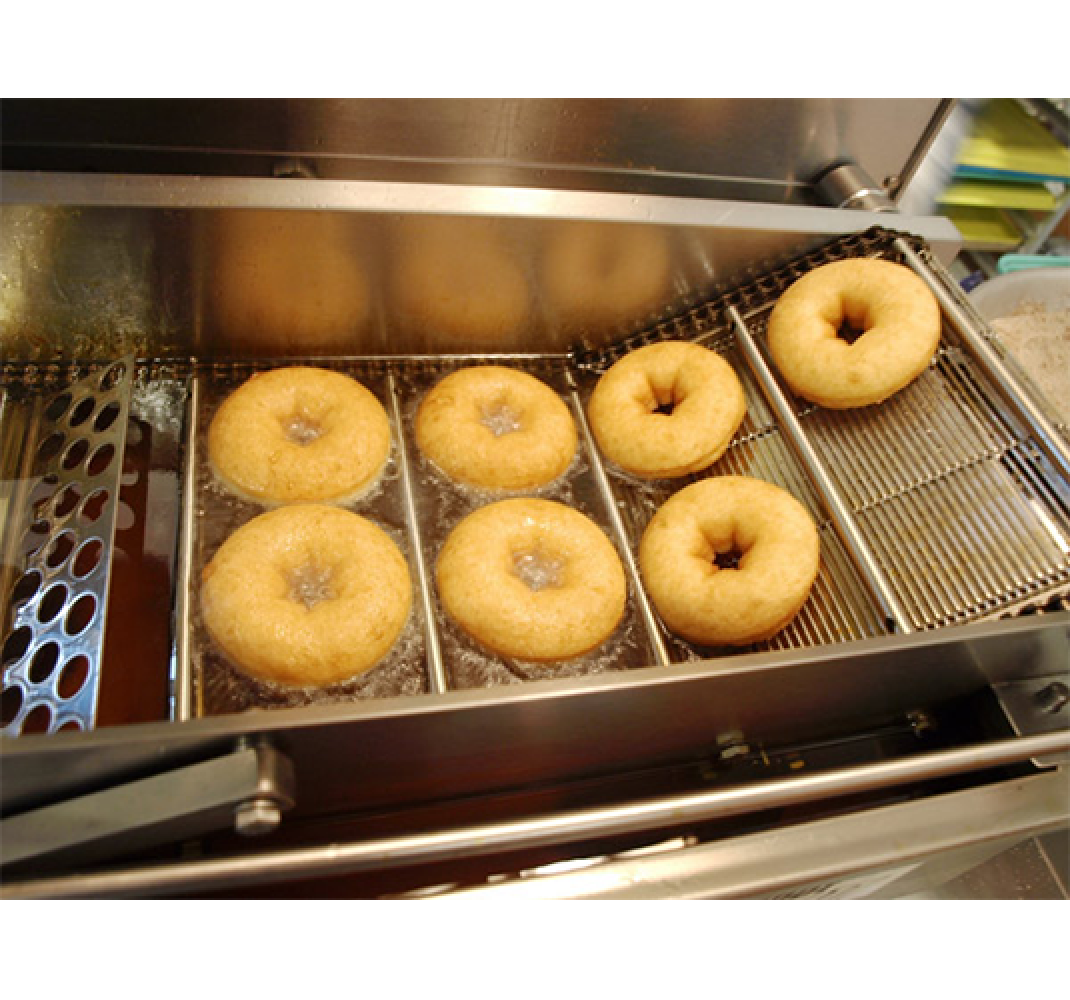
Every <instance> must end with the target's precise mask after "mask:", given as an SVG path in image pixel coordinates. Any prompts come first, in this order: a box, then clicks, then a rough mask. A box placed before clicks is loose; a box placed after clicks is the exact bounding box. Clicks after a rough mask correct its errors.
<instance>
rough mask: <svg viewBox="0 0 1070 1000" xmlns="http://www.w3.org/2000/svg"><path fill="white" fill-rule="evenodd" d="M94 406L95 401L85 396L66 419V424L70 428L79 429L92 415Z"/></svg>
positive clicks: (95, 404)
mask: <svg viewBox="0 0 1070 1000" xmlns="http://www.w3.org/2000/svg"><path fill="white" fill-rule="evenodd" d="M96 406H97V403H96V400H95V399H94V398H93V397H92V396H86V398H85V399H83V400H81V402H79V403H78V405H77V406H75V408H74V409H73V410H71V415H70V417H69V418H68V420H67V423H68V424H70V426H71V427H80V426H81V425H82V424H84V423H85V422H86V421H87V420H88V419H89V418H90V417H91V416H92V415H93V410H95V409H96Z"/></svg>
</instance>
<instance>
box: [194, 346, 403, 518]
mask: <svg viewBox="0 0 1070 1000" xmlns="http://www.w3.org/2000/svg"><path fill="white" fill-rule="evenodd" d="M208 451H209V458H210V460H211V463H212V466H213V467H214V469H215V472H216V475H217V476H218V477H219V479H220V480H221V481H222V482H223V483H224V485H226V486H227V488H228V489H230V490H231V491H233V492H234V493H236V494H238V495H239V496H243V497H248V498H249V499H252V500H255V501H257V502H259V503H263V504H266V505H268V506H278V505H281V504H288V503H346V502H348V501H350V500H352V499H354V498H356V497H357V496H359V495H360V494H362V493H364V492H365V491H367V490H368V489H369V488H371V486H372V485H373V484H374V482H375V481H376V480H377V479H378V477H379V475H380V473H381V472H382V470H383V466H384V465H385V463H386V460H387V458H388V457H389V455H390V421H389V419H388V418H387V415H386V411H385V410H384V409H383V406H382V404H381V403H380V402H379V400H378V399H376V398H375V396H374V395H373V394H372V393H371V392H369V391H368V390H367V389H366V388H365V387H364V386H362V385H361V384H360V383H359V382H357V381H356V380H355V379H352V378H350V377H349V376H348V375H343V374H341V373H340V372H333V371H327V370H325V369H322V368H300V367H297V368H276V369H273V370H272V371H267V372H261V373H259V374H257V375H253V376H252V378H250V379H249V380H248V381H247V382H245V383H244V384H243V385H242V386H241V387H240V388H238V389H237V390H236V391H235V392H233V393H231V394H230V395H229V396H228V397H227V398H226V399H225V400H224V401H223V404H222V406H220V407H219V409H218V410H217V411H216V414H215V417H214V418H213V419H212V423H211V426H210V427H209V429H208Z"/></svg>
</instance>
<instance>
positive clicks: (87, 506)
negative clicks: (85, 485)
mask: <svg viewBox="0 0 1070 1000" xmlns="http://www.w3.org/2000/svg"><path fill="white" fill-rule="evenodd" d="M107 502H108V491H107V490H96V491H95V492H94V493H90V494H89V496H87V497H86V498H85V503H83V504H82V519H83V520H85V521H88V522H90V523H92V522H93V521H97V520H99V519H100V515H101V514H103V513H104V505H105V504H106V503H107Z"/></svg>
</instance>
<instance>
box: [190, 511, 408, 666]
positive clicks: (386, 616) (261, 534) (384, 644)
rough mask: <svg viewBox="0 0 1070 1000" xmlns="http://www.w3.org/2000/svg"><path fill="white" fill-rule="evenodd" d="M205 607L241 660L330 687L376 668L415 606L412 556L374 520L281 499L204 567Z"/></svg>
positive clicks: (213, 628)
mask: <svg viewBox="0 0 1070 1000" xmlns="http://www.w3.org/2000/svg"><path fill="white" fill-rule="evenodd" d="M200 596H201V610H202V613H203V616H204V624H205V627H206V628H207V629H208V632H209V634H210V635H211V636H212V638H213V639H214V640H215V642H216V643H217V644H218V645H219V647H220V648H221V649H222V650H223V652H224V653H226V654H227V656H228V657H229V658H230V659H231V660H233V661H234V663H235V665H236V666H237V667H238V668H239V669H241V670H242V671H243V672H245V673H247V674H250V675H251V676H253V677H257V678H260V679H261V680H268V681H274V682H277V683H279V684H285V685H293V686H304V687H307V686H316V687H323V686H326V685H328V684H334V683H337V682H339V681H343V680H347V679H348V678H351V677H354V676H356V675H358V674H362V673H365V672H366V671H368V670H371V668H372V667H374V666H375V665H376V664H377V663H378V662H379V661H380V660H381V659H382V658H383V657H384V656H385V655H386V654H387V653H388V652H389V651H390V649H391V648H392V647H393V645H394V643H395V642H396V641H397V638H398V636H399V635H400V634H401V630H402V628H403V627H404V625H405V622H406V621H407V620H408V617H409V610H410V608H411V607H412V581H411V578H410V576H409V567H408V564H407V563H406V561H405V557H404V556H403V555H402V554H401V552H400V550H399V549H398V547H397V545H395V544H394V542H393V540H392V539H391V538H390V536H389V535H387V534H386V532H384V531H383V530H382V529H381V528H379V527H377V526H376V525H374V524H372V522H371V521H368V520H366V519H365V518H363V517H360V516H359V515H358V514H354V513H352V512H351V511H347V510H342V509H341V508H339V507H328V506H322V505H319V504H300V505H295V506H290V507H280V508H278V509H277V510H273V511H269V512H268V513H266V514H261V515H260V516H259V517H256V518H254V519H253V520H252V521H249V522H247V523H246V524H244V525H243V526H242V527H240V528H239V529H238V530H237V531H236V532H234V534H233V535H231V536H230V537H229V538H228V539H227V540H226V541H225V542H224V543H223V545H222V546H220V548H219V550H218V551H217V552H216V553H215V555H214V556H213V557H212V560H211V562H209V563H208V565H207V566H206V567H205V569H204V573H203V578H202V586H201V595H200Z"/></svg>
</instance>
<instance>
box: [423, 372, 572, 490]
mask: <svg viewBox="0 0 1070 1000" xmlns="http://www.w3.org/2000/svg"><path fill="white" fill-rule="evenodd" d="M415 430H416V441H417V444H418V445H419V446H420V450H421V451H422V452H423V453H424V455H426V456H427V458H429V459H430V460H431V461H432V462H433V463H434V464H435V465H437V466H438V467H439V468H440V469H442V471H443V472H445V473H446V475H447V476H449V477H450V478H451V479H454V480H456V481H457V482H461V483H466V484H468V485H470V486H478V487H481V488H482V489H487V490H507V491H517V490H529V489H535V488H536V487H539V486H544V485H546V484H547V483H550V482H553V480H555V479H557V478H558V476H560V475H562V474H563V473H564V472H565V470H566V469H568V467H569V465H570V463H571V462H572V458H573V456H574V455H575V453H576V443H577V438H576V424H575V422H574V421H573V419H572V414H571V413H570V412H569V409H568V406H567V405H566V404H565V402H564V401H563V400H562V399H561V397H560V396H558V394H557V393H556V392H554V391H553V389H551V388H550V387H549V386H548V385H546V383H545V382H542V381H540V380H539V379H537V378H535V377H534V376H533V375H528V374H527V373H526V372H521V371H517V370H515V369H513V368H503V367H500V366H498V365H481V366H476V367H473V368H462V369H461V370H460V371H455V372H452V373H451V374H449V375H447V376H446V377H445V378H444V379H442V380H441V381H440V382H439V383H438V384H437V385H435V387H434V388H433V389H432V390H431V391H430V392H429V393H428V394H427V396H426V397H425V398H424V400H423V402H422V403H421V405H420V408H419V410H418V411H417V413H416V423H415Z"/></svg>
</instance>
